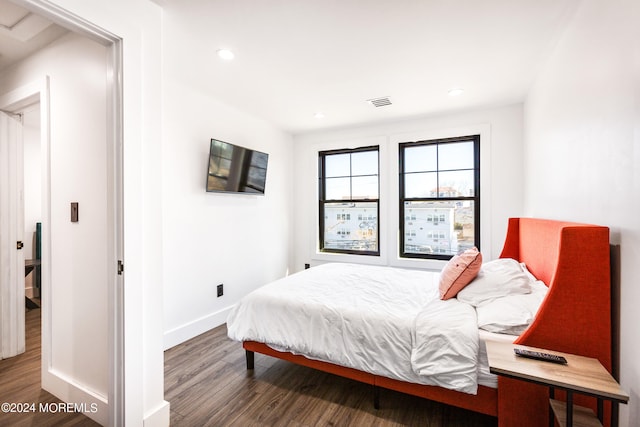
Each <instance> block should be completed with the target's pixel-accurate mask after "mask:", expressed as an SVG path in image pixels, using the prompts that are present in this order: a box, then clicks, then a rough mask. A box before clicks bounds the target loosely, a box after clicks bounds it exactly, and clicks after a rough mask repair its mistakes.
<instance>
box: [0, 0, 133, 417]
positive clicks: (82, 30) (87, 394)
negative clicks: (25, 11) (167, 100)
mask: <svg viewBox="0 0 640 427" xmlns="http://www.w3.org/2000/svg"><path fill="white" fill-rule="evenodd" d="M16 3H18V4H21V5H24V6H25V7H28V8H29V9H31V10H34V11H35V12H37V13H38V14H42V15H43V16H45V17H46V18H48V19H51V20H53V21H54V22H56V23H57V24H59V25H63V26H65V27H66V28H68V29H71V30H72V31H73V32H74V33H75V34H76V35H78V34H80V35H81V36H82V37H86V38H87V39H88V40H91V41H92V42H97V43H98V44H100V45H102V46H103V47H104V48H105V49H106V50H105V52H106V55H105V58H106V60H105V61H104V64H105V68H106V70H105V68H103V71H102V73H103V74H102V81H103V82H104V81H105V80H106V81H107V84H106V94H104V97H105V100H104V107H103V108H104V111H103V120H104V123H106V125H103V126H101V127H99V129H98V131H99V132H102V135H103V137H104V141H105V143H104V144H103V145H102V149H101V150H102V151H101V160H102V163H101V166H100V167H101V168H103V169H101V170H103V171H104V175H103V176H104V179H105V181H102V182H99V183H97V184H96V185H95V187H92V188H91V189H90V191H87V189H84V190H82V189H81V190H82V191H84V193H83V192H82V191H78V192H75V194H69V195H66V197H59V196H60V193H64V191H65V190H66V189H67V188H68V187H69V186H68V185H66V183H65V182H64V175H63V174H61V173H60V171H61V170H62V169H64V168H74V167H76V168H78V170H81V171H82V170H83V169H82V168H83V167H84V168H87V167H88V166H87V164H88V163H89V164H90V162H87V161H86V160H87V159H86V157H83V154H84V153H83V151H82V150H83V147H82V145H78V146H77V147H75V148H79V150H76V149H75V148H74V149H73V150H71V151H69V152H68V155H69V156H70V157H73V156H78V159H76V160H77V162H76V163H75V166H73V165H72V163H73V162H70V163H69V164H68V165H66V166H64V167H61V166H60V163H57V162H58V160H59V158H55V157H56V156H59V153H60V151H58V152H57V153H56V152H55V150H51V148H52V147H51V146H50V145H49V146H47V147H45V148H44V152H43V158H44V159H45V161H44V163H45V164H47V165H48V166H45V168H43V172H44V173H45V175H46V176H47V178H44V179H43V180H42V182H43V196H42V201H43V203H42V207H43V212H42V217H43V219H42V223H43V230H42V252H43V253H42V296H43V297H44V299H43V300H42V306H43V307H42V311H43V316H42V329H43V331H42V387H43V388H45V389H47V390H49V391H51V392H53V393H54V394H55V395H57V396H58V397H60V398H61V399H62V400H64V401H66V402H72V403H78V402H85V401H87V400H86V399H88V402H90V403H93V402H95V403H96V404H97V405H99V407H100V410H99V412H100V413H99V414H98V415H96V419H98V420H99V421H100V422H101V423H103V424H107V423H109V424H111V425H118V424H121V423H120V422H119V420H120V419H121V417H122V415H123V413H124V411H123V407H124V405H123V403H124V400H123V387H124V379H123V363H122V361H123V345H122V336H123V331H122V325H123V322H122V285H123V279H122V276H120V275H118V273H117V270H116V266H117V261H118V260H119V259H122V237H123V227H122V214H121V212H122V202H121V198H122V173H121V170H122V160H121V159H122V154H121V149H122V140H121V139H122V138H121V134H122V132H121V129H122V124H121V123H122V113H121V111H122V106H121V105H122V102H121V92H122V84H121V80H120V78H121V68H122V67H121V59H120V58H121V55H122V53H121V41H120V39H118V38H117V37H115V36H113V35H111V34H109V33H107V32H105V31H103V30H101V29H99V28H96V27H94V26H93V25H92V24H90V23H87V22H84V21H82V20H81V19H79V18H78V17H77V16H72V15H70V14H67V13H65V12H64V11H63V10H60V9H59V8H57V7H56V6H53V5H51V4H42V3H41V2H39V1H17V2H16ZM105 72H106V79H105ZM58 80H59V78H58ZM58 80H57V81H56V83H57V82H58ZM36 86H37V89H36V92H37V93H38V94H40V100H41V110H42V111H45V110H46V111H47V117H46V118H43V120H44V121H46V125H45V126H43V128H42V131H43V138H45V139H47V140H48V141H49V138H50V136H51V135H50V134H51V132H52V130H51V127H50V124H51V123H54V122H51V121H49V120H48V110H49V108H51V107H53V109H52V111H55V110H54V109H56V108H57V111H58V112H59V113H58V116H60V115H61V114H60V112H62V111H64V112H67V113H68V111H67V109H60V108H59V106H56V105H51V98H50V97H49V92H48V91H49V81H48V80H47V81H46V82H44V83H43V82H39V83H38V84H36ZM58 95H59V94H58ZM56 99H57V100H59V99H60V96H58V97H57V98H56ZM0 108H2V106H1V105H0ZM78 116H81V114H79V115H78ZM78 123H82V118H78ZM58 126H59V125H58ZM87 135H91V133H88V134H87ZM56 141H57V142H56V144H58V145H59V144H60V142H63V141H64V138H58V139H57V140H56ZM88 142H92V141H91V139H88ZM54 148H56V149H58V150H60V148H59V146H57V147H54ZM52 156H53V157H54V158H53V159H52ZM51 165H53V169H54V171H52V170H51V169H48V170H46V171H45V170H44V169H46V168H47V167H48V168H51ZM52 175H53V179H51V178H52ZM81 176H82V174H81V173H80V174H78V175H77V176H76V178H77V179H76V181H79V182H80V183H81V184H89V183H90V182H92V180H91V179H87V180H86V181H87V182H82V178H81ZM78 177H80V178H78ZM80 193H82V194H87V193H90V194H92V195H99V196H100V197H101V198H102V200H101V201H100V207H99V209H98V210H99V211H100V212H99V213H100V215H103V217H102V218H103V219H102V221H103V222H102V223H103V224H106V225H105V226H101V227H93V229H94V230H95V233H96V234H97V237H96V236H93V237H87V235H88V233H87V232H86V230H85V231H79V230H80V229H81V228H82V226H84V225H85V224H87V223H88V222H90V221H91V219H92V218H95V216H96V213H95V212H93V211H92V207H94V206H95V205H96V203H95V200H93V199H91V200H89V201H87V200H84V201H83V200H79V202H80V209H79V211H80V226H77V227H75V228H71V227H73V225H72V223H73V219H72V218H70V215H69V209H70V208H69V206H70V205H72V204H73V203H78V201H76V199H74V197H81V196H82V194H81V195H80V196H78V194H80ZM83 209H84V210H83ZM83 215H84V216H83ZM83 220H84V221H83ZM83 223H84V224H83ZM74 233H76V234H77V233H80V234H82V235H84V236H85V237H84V239H85V241H86V240H92V239H93V244H94V247H93V248H92V247H91V246H90V245H79V244H77V239H76V240H75V241H74V240H73V239H72V237H73V236H74ZM65 240H68V241H69V242H71V243H70V245H69V246H68V247H64V248H62V250H61V249H60V247H61V246H64V245H60V244H59V243H60V242H64V241H65ZM95 247H100V251H98V252H99V253H98V254H97V255H95V256H94V257H93V258H95V259H99V260H100V262H99V263H98V264H100V268H101V269H102V268H103V269H102V270H100V271H98V272H97V273H96V275H97V276H99V277H100V278H101V279H103V280H105V285H104V286H100V287H99V292H98V294H97V295H95V296H94V298H95V299H97V300H98V301H99V302H100V303H101V304H102V309H103V310H104V311H103V312H102V311H99V310H96V309H95V306H96V304H92V302H95V300H94V301H91V300H89V299H87V298H83V297H82V292H83V288H82V279H77V278H75V276H74V275H77V274H76V273H77V271H75V270H73V271H71V270H69V269H70V268H72V267H69V263H66V262H65V261H66V259H65V257H66V258H73V255H74V254H78V253H79V252H82V251H83V250H84V251H87V250H89V251H90V250H92V249H95ZM87 248H88V249H87ZM56 257H58V258H57V259H58V261H56ZM85 259H88V258H85ZM60 260H61V261H60ZM76 264H83V263H82V262H80V263H76ZM53 265H55V266H56V268H55V270H56V272H59V271H60V270H64V269H67V270H69V271H67V272H66V276H65V277H72V278H75V279H76V281H77V283H79V285H77V286H75V287H67V289H66V290H64V291H63V293H62V294H60V293H59V292H60V291H59V290H60V286H59V285H60V282H65V280H62V281H60V280H58V279H57V277H58V276H56V275H55V274H52V268H53ZM112 267H113V268H112ZM86 270H89V269H86ZM90 274H91V272H90V273H89V274H87V275H86V276H90ZM56 280H58V281H57V282H56ZM86 280H88V281H90V280H91V279H90V277H87V279H86ZM85 283H86V282H85ZM54 284H55V285H56V286H52V285H54ZM54 289H55V292H56V295H55V296H54V295H53V292H54ZM47 295H49V296H51V297H54V298H55V299H56V300H57V301H68V304H67V305H64V304H63V305H52V303H51V300H52V299H53V298H47ZM99 305H100V304H98V306H99ZM23 306H24V299H23ZM79 307H80V308H79ZM92 310H93V312H92ZM96 311H99V312H100V314H95V312H96ZM102 313H103V314H102ZM84 314H87V315H88V316H92V318H94V319H95V318H96V317H98V318H100V321H99V323H100V325H99V328H97V329H96V328H95V327H90V328H87V330H83V329H82V327H83V325H82V322H81V319H82V318H83V315H84ZM70 328H72V329H73V330H72V332H71V333H65V330H69V329H70ZM90 329H93V331H92V330H90ZM61 331H62V332H61ZM92 332H93V335H97V336H100V337H102V339H104V340H105V341H106V343H105V345H104V352H103V353H104V356H103V358H104V359H103V360H104V367H103V366H102V365H100V366H98V367H97V368H95V367H93V366H91V363H94V361H92V360H91V358H90V357H82V356H83V355H85V356H86V355H87V354H90V352H89V353H87V352H84V353H83V352H82V350H81V349H80V347H82V346H85V347H87V346H91V343H88V344H87V342H84V341H87V340H86V338H85V339H83V337H87V336H89V337H92V336H93V335H91V334H92ZM89 341H90V340H89ZM79 356H80V357H79ZM70 359H73V361H70ZM92 369H94V370H95V371H97V372H101V373H100V374H99V375H102V376H103V377H102V378H98V380H97V381H98V383H99V384H98V385H100V384H102V385H104V387H103V386H100V387H98V389H99V390H102V393H95V389H96V388H94V384H85V385H84V386H83V385H82V384H80V385H79V384H78V383H77V381H75V380H74V378H82V375H83V372H84V373H86V372H91V370H92ZM78 372H80V373H78ZM74 375H75V377H74ZM85 377H86V375H85Z"/></svg>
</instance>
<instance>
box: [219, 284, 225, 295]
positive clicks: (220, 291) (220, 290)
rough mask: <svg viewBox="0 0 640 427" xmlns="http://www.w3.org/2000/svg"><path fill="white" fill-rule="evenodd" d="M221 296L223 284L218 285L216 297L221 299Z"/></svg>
mask: <svg viewBox="0 0 640 427" xmlns="http://www.w3.org/2000/svg"><path fill="white" fill-rule="evenodd" d="M222 295H224V284H222V283H220V284H219V285H218V297H221V296H222Z"/></svg>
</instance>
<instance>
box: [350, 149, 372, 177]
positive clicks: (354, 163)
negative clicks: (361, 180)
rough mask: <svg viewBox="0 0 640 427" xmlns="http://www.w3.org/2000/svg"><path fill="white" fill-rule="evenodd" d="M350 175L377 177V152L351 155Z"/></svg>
mask: <svg viewBox="0 0 640 427" xmlns="http://www.w3.org/2000/svg"><path fill="white" fill-rule="evenodd" d="M351 168H352V169H351V174H352V175H377V174H378V150H376V151H363V152H360V153H352V154H351Z"/></svg>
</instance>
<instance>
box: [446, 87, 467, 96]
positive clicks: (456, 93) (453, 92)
mask: <svg viewBox="0 0 640 427" xmlns="http://www.w3.org/2000/svg"><path fill="white" fill-rule="evenodd" d="M448 93H449V96H459V95H462V94H463V93H464V89H462V88H461V87H454V88H453V89H449V92H448Z"/></svg>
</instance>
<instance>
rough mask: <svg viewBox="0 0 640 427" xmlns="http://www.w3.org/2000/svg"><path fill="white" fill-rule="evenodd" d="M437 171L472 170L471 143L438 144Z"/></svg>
mask: <svg viewBox="0 0 640 427" xmlns="http://www.w3.org/2000/svg"><path fill="white" fill-rule="evenodd" d="M438 169H440V170H452V169H473V141H468V142H455V143H449V144H439V145H438Z"/></svg>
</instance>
